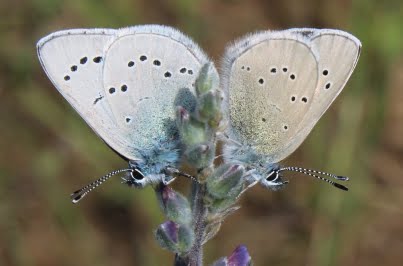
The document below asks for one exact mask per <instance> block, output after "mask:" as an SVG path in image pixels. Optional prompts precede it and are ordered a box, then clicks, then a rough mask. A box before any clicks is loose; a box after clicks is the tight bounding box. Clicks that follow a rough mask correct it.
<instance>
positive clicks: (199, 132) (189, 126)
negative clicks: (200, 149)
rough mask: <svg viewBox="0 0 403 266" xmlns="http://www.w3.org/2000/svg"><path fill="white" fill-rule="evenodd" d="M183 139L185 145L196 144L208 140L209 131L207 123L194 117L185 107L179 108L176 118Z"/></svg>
mask: <svg viewBox="0 0 403 266" xmlns="http://www.w3.org/2000/svg"><path fill="white" fill-rule="evenodd" d="M176 122H177V125H178V129H179V133H180V135H181V140H182V142H183V143H184V144H185V145H194V144H198V143H201V142H204V141H206V139H207V137H208V132H207V130H206V128H205V125H204V124H203V123H201V122H199V121H196V120H195V119H192V118H191V117H190V115H189V113H188V111H186V109H184V108H183V107H180V106H179V107H178V108H177V119H176Z"/></svg>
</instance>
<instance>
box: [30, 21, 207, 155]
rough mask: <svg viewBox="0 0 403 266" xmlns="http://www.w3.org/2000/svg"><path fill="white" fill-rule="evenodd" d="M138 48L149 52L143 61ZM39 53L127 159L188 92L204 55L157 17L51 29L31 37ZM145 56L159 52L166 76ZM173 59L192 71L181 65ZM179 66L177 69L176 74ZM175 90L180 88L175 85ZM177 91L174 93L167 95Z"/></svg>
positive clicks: (61, 86) (57, 83) (68, 95)
mask: <svg viewBox="0 0 403 266" xmlns="http://www.w3.org/2000/svg"><path fill="white" fill-rule="evenodd" d="M143 53H144V54H147V55H148V56H149V57H150V59H149V60H144V61H143V60H142V58H140V57H141V55H143ZM140 54H141V55H140ZM38 55H39V58H40V61H41V64H42V66H43V68H44V69H45V71H46V73H47V75H48V77H49V78H50V79H51V81H52V82H53V84H54V85H55V87H56V88H57V89H58V90H59V92H60V93H61V94H62V95H63V96H64V97H65V98H66V100H67V101H68V102H69V103H70V104H71V105H72V106H73V107H74V108H75V109H76V111H77V112H78V113H79V114H80V115H81V117H82V118H83V119H84V120H85V121H86V122H87V123H88V125H89V126H90V127H91V128H92V129H93V130H94V131H95V132H96V133H97V134H98V135H99V136H100V137H101V138H102V139H103V140H104V141H105V142H106V143H107V144H108V145H109V146H110V147H111V148H112V149H114V150H115V151H117V152H118V153H119V154H120V155H122V156H123V157H125V158H127V159H130V160H136V159H137V158H138V157H139V150H142V149H144V148H147V147H149V141H148V142H147V139H148V138H149V137H151V138H157V137H159V136H161V134H165V133H166V132H165V130H164V128H166V127H165V125H166V123H167V121H168V122H169V121H170V120H172V119H173V118H174V105H175V104H176V103H178V104H182V103H183V102H184V101H186V100H189V99H190V97H191V96H190V93H191V92H193V91H194V89H193V87H192V86H191V85H192V84H193V82H194V80H195V77H196V76H197V73H198V71H199V69H200V68H201V66H202V65H203V64H204V63H205V62H207V61H208V58H207V57H206V56H205V55H204V53H203V52H202V51H201V50H200V49H199V48H198V47H197V45H196V44H194V43H193V42H192V41H191V40H190V39H189V38H187V37H186V36H184V35H183V34H181V33H180V32H178V31H176V30H174V29H172V28H169V27H164V26H157V25H153V26H137V27H131V28H126V29H121V30H108V29H83V30H68V31H61V32H57V33H53V34H51V35H49V36H47V37H45V38H43V39H41V40H40V41H39V42H38ZM151 58H160V60H161V63H162V62H163V63H164V65H162V64H161V65H160V69H164V70H165V72H167V71H171V72H172V73H171V79H170V80H169V81H167V77H164V74H165V72H162V75H160V74H161V73H160V72H158V70H156V69H154V68H152V66H155V65H152V61H151ZM162 59H163V60H164V61H162ZM146 61H147V62H146ZM150 62H151V65H147V64H146V63H150ZM132 63H133V65H132V66H131V64H132ZM141 63H144V64H143V65H140V64H141ZM186 63H188V64H186ZM129 65H130V66H129ZM179 65H181V66H182V65H183V66H184V67H185V66H186V67H188V68H189V70H191V71H188V69H186V74H184V73H181V72H180V69H178V67H179ZM155 67H156V66H155ZM178 71H179V73H180V74H184V75H183V77H182V79H181V81H180V82H179V81H177V82H175V81H174V77H175V78H177V77H178V75H179V74H178V73H177V72H178ZM189 73H192V75H191V74H189ZM174 75H175V76H174ZM123 85H125V86H126V87H125V86H123ZM185 87H186V89H188V90H185V89H184V88H185ZM111 88H114V92H112V91H113V90H112V89H111ZM181 90H184V91H186V92H184V93H178V92H179V91H181ZM178 94H179V96H178V98H180V99H179V100H178V99H176V98H175V97H174V95H178ZM174 98H175V99H174ZM175 100H176V101H177V102H175ZM183 104H186V103H183ZM160 105H161V106H162V107H161V106H160ZM161 111H166V112H165V113H161Z"/></svg>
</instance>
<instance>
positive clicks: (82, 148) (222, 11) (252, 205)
mask: <svg viewBox="0 0 403 266" xmlns="http://www.w3.org/2000/svg"><path fill="white" fill-rule="evenodd" d="M150 23H159V24H167V25H171V26H174V27H177V28H179V29H181V30H182V31H183V32H185V33H186V34H188V35H190V36H192V38H193V39H194V40H195V41H196V42H197V43H199V44H200V45H201V46H202V47H203V48H204V50H205V51H206V52H207V53H208V54H209V55H211V57H212V58H213V59H214V60H215V61H216V62H219V59H220V57H221V54H222V53H223V50H224V47H225V45H226V44H227V43H228V42H229V41H231V40H233V39H235V38H237V37H239V36H241V35H243V34H246V33H248V32H252V31H256V30H262V29H283V28H290V27H319V28H324V27H331V28H339V29H343V30H347V31H349V32H351V33H353V34H354V35H356V36H357V37H358V38H359V39H360V40H361V41H362V44H363V49H362V54H361V58H360V61H359V63H358V65H357V68H356V70H355V72H354V73H353V75H352V77H351V79H350V81H349V82H348V84H347V86H346V88H345V90H344V91H343V93H342V94H341V95H340V96H339V98H338V99H337V100H336V101H335V103H334V104H333V105H332V107H331V108H330V109H329V110H328V112H327V113H326V114H325V115H324V116H323V118H322V119H321V120H320V121H319V123H318V125H317V126H316V128H315V129H314V130H313V132H312V133H311V134H310V136H309V137H308V139H307V140H306V141H305V142H304V144H303V145H302V146H301V147H300V148H299V149H298V150H297V151H296V152H295V153H294V154H293V155H292V156H291V157H290V158H289V159H287V160H286V161H285V162H284V164H286V165H297V166H304V167H309V168H315V169H319V170H326V171H329V172H333V173H337V174H342V175H347V176H350V177H351V181H350V182H349V187H350V191H349V192H348V193H345V192H342V191H340V190H337V189H334V188H332V187H331V186H328V185H326V184H325V183H322V182H316V181H313V180H311V179H310V178H308V177H304V176H298V175H292V176H295V177H291V176H290V179H291V183H290V184H289V185H288V186H287V188H286V189H284V190H282V191H279V192H270V191H267V190H264V189H262V188H260V187H255V188H253V189H252V190H250V191H249V192H248V193H246V194H245V195H244V196H243V198H242V200H241V201H240V204H241V206H242V208H241V210H240V211H239V212H237V213H236V214H234V215H233V216H232V217H229V218H228V219H227V220H226V222H225V223H224V225H223V227H222V230H221V231H220V232H219V234H218V235H217V236H216V237H215V238H214V239H213V240H212V241H210V242H209V243H208V244H207V245H206V247H205V252H206V253H205V262H206V264H209V263H211V262H212V261H214V260H215V259H217V258H218V257H221V256H223V255H227V254H230V253H231V252H232V250H233V249H234V248H235V246H236V245H238V244H240V243H243V244H245V245H246V246H247V247H248V249H249V252H250V254H251V256H252V258H253V260H254V262H255V265H321V266H322V265H344V266H348V265H367V266H371V265H374V266H375V265H376V266H378V265H402V261H403V252H402V251H403V53H402V46H403V31H402V27H403V4H402V1H400V0H396V1H392V0H386V1H378V0H354V1H351V0H341V1H320V0H309V1H299V0H283V1H264V0H250V1H239V0H207V1H200V0H197V1H186V0H173V1H162V0H146V1H145V0H137V1H134V0H131V1H129V0H102V1H101V0H100V1H96V0H90V1H82V0H70V1H61V0H0V265H10V266H14V265H28V266H30V265H41V266H47V265H66V266H67V265H97V266H102V265H172V259H173V258H172V255H171V254H170V253H168V252H167V251H164V250H161V249H160V248H159V246H158V244H157V243H156V242H155V241H154V239H153V233H152V232H153V230H154V228H156V227H157V225H158V224H160V223H161V222H163V216H162V215H161V213H160V211H159V207H158V204H157V201H156V199H155V196H154V193H153V191H152V189H150V188H149V189H145V190H133V189H129V188H127V187H125V186H122V185H121V184H120V182H118V179H115V180H111V181H109V182H108V183H107V184H105V185H104V186H103V187H102V188H100V189H98V190H97V191H96V192H95V193H92V194H91V195H90V196H88V197H87V198H86V199H85V200H84V201H82V202H80V204H79V205H73V204H71V202H70V200H69V194H70V193H71V192H72V191H74V190H76V189H77V188H79V187H81V186H82V185H84V184H86V183H87V182H89V181H90V180H92V179H94V178H96V177H99V176H101V175H103V174H105V173H106V172H109V171H111V170H114V169H117V168H121V167H124V166H126V163H125V162H124V161H122V160H121V159H120V158H119V157H118V156H116V155H115V153H113V152H111V151H110V150H109V148H108V147H107V146H106V145H104V143H103V142H102V141H101V140H100V139H98V138H97V137H96V135H95V134H94V133H93V132H92V131H91V130H90V128H89V127H88V126H87V125H86V124H85V123H84V121H83V120H82V119H81V118H80V117H79V116H78V115H77V114H76V113H75V112H74V111H73V109H72V108H71V107H70V106H69V105H68V104H67V102H66V101H65V100H64V99H63V98H62V96H61V95H59V93H58V92H57V91H56V89H55V88H54V87H53V86H52V84H51V83H50V81H49V80H48V79H47V77H46V76H45V74H44V72H43V71H42V69H41V67H40V65H39V62H38V59H37V55H36V48H35V45H36V42H37V40H38V39H39V38H41V37H43V36H45V35H47V34H49V33H50V32H53V31H56V30H60V29H66V28H77V27H81V28H83V27H85V28H93V27H111V28H118V27H123V26H127V25H136V24H150ZM187 185H188V184H187V183H186V181H182V182H177V183H176V184H175V186H176V187H177V188H178V189H180V190H181V189H183V188H185V187H186V186H187Z"/></svg>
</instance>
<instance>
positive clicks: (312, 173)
mask: <svg viewBox="0 0 403 266" xmlns="http://www.w3.org/2000/svg"><path fill="white" fill-rule="evenodd" d="M282 171H292V172H298V173H301V174H305V175H309V176H312V177H315V178H317V179H319V180H322V181H325V182H327V183H329V184H331V185H333V186H335V187H337V188H338V189H341V190H345V191H348V187H346V186H343V185H341V184H339V183H336V182H334V181H332V180H329V179H327V178H325V177H322V176H320V175H325V176H329V177H332V178H334V179H336V180H340V181H348V180H349V178H348V177H346V176H338V175H334V174H330V173H326V172H321V171H316V170H312V169H305V168H301V167H284V168H280V169H279V170H278V173H280V172H282Z"/></svg>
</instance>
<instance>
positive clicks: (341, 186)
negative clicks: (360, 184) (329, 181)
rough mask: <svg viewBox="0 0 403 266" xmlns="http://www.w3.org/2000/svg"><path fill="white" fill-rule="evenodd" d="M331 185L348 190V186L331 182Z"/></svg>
mask: <svg viewBox="0 0 403 266" xmlns="http://www.w3.org/2000/svg"><path fill="white" fill-rule="evenodd" d="M333 186H335V187H337V188H339V189H341V190H344V191H348V187H346V186H343V185H340V184H338V183H333Z"/></svg>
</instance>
